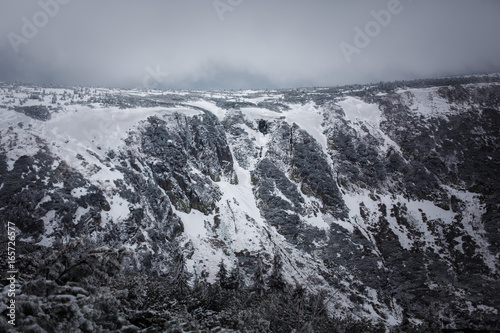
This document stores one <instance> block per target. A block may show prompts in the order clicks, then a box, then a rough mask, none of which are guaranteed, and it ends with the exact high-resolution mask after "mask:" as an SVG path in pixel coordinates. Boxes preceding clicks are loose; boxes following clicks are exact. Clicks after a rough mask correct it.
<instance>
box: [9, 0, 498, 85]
mask: <svg viewBox="0 0 500 333" xmlns="http://www.w3.org/2000/svg"><path fill="white" fill-rule="evenodd" d="M372 11H374V12H375V13H378V15H375V16H379V17H378V21H377V20H376V18H375V16H374V15H373V14H372ZM387 13H389V14H390V17H389V16H388V15H387ZM33 28H34V29H33ZM359 31H362V33H361V34H360V33H359ZM499 71H500V1H498V0H489V1H481V0H475V1H472V0H469V1H464V0H414V1H411V0H400V1H399V4H398V1H397V0H371V1H368V0H365V1H347V0H339V1H335V0H64V1H63V0H36V1H34V0H23V1H20V0H0V81H8V82H9V81H23V82H33V83H60V84H75V85H98V86H115V87H140V86H148V87H157V86H158V87H164V88H194V89H199V88H203V89H221V88H222V89H242V88H275V87H282V88H287V87H299V86H330V85H342V84H349V83H369V82H378V81H388V80H396V79H412V78H419V77H435V76H444V75H459V74H467V73H475V72H499Z"/></svg>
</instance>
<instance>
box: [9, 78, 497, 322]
mask: <svg viewBox="0 0 500 333" xmlns="http://www.w3.org/2000/svg"><path fill="white" fill-rule="evenodd" d="M497 81H499V79H498V77H497V76H488V77H472V78H460V79H443V80H441V81H439V80H434V81H430V82H427V81H417V82H405V83H395V84H392V85H388V84H380V85H376V86H361V87H342V88H335V89H334V88H331V89H321V88H317V89H304V90H277V91H244V92H202V91H189V92H175V91H172V92H152V93H141V92H138V91H123V90H122V91H117V90H105V89H95V88H91V89H90V88H89V89H82V88H79V89H75V90H70V89H66V88H53V87H51V88H49V87H45V88H40V87H34V86H22V85H8V84H4V85H3V86H1V87H0V94H1V97H2V100H1V102H0V114H1V117H0V119H1V120H0V122H1V132H0V140H1V145H0V184H1V185H0V203H1V208H0V216H1V219H2V221H4V224H5V225H6V224H7V222H11V223H13V224H15V226H16V232H17V240H16V251H17V261H16V265H17V266H16V268H17V269H18V271H19V272H18V275H17V288H18V289H17V294H16V301H17V304H18V308H17V310H18V314H17V319H16V320H17V328H19V327H21V330H28V331H29V330H31V331H44V330H45V331H64V330H67V329H69V328H73V329H77V330H80V331H84V332H85V331H89V332H90V331H123V332H134V331H141V330H143V331H147V330H148V329H149V330H153V331H154V330H160V331H162V330H167V331H189V330H195V329H201V330H204V329H205V330H210V329H216V328H217V327H219V329H222V330H227V331H230V330H231V329H232V330H245V329H247V330H254V331H263V330H269V331H290V330H292V329H297V330H299V331H307V330H314V331H325V332H326V331H339V332H341V331H349V330H360V331H384V330H385V329H388V330H392V331H399V330H400V331H408V330H410V329H413V330H415V331H418V330H419V329H420V330H421V331H439V330H440V329H441V328H446V329H454V328H475V329H487V330H499V329H500V326H499V325H500V324H499V322H500V320H499V318H500V314H499V311H500V297H499V296H498V295H500V284H499V281H500V279H499V278H500V276H499V269H500V262H499V254H500V241H499V239H500V230H499V229H500V224H499V222H500V216H499V211H500V210H499V202H500V177H498V168H499V163H500V152H499V147H500V135H499V134H500V133H499V132H500V130H499V129H500V85H498V83H495V82H497ZM35 95H36V96H37V98H36V99H30V98H29V96H35ZM54 96H55V98H54ZM54 101H55V102H56V103H53V102H54ZM0 236H1V237H2V239H3V242H6V240H7V228H6V227H5V228H3V229H2V230H1V231H0ZM2 265H6V261H5V260H4V263H2ZM4 270H5V271H7V267H4ZM3 283H4V285H5V287H4V289H3V290H4V291H3V293H2V294H1V297H2V298H3V299H4V300H5V301H6V302H7V301H8V296H7V294H8V293H7V292H8V287H9V286H8V283H7V281H3ZM243 299H245V300H247V301H245V302H243V303H242V300H243ZM179 302H180V303H179ZM2 304H7V303H3V302H2ZM259 304H260V305H259ZM0 310H1V311H2V312H4V313H6V311H7V310H6V307H3V305H2V308H0ZM276 314H279V316H276ZM275 317H278V318H281V319H273V318H275ZM296 318H298V319H296ZM5 319H6V317H5V316H3V317H2V319H1V320H0V321H1V322H0V326H2V328H3V329H5V330H9V329H10V330H13V329H15V328H13V327H12V326H10V325H9V324H8V323H7V322H6V321H4V320H5Z"/></svg>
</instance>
